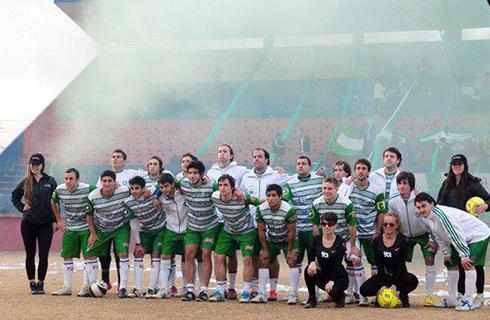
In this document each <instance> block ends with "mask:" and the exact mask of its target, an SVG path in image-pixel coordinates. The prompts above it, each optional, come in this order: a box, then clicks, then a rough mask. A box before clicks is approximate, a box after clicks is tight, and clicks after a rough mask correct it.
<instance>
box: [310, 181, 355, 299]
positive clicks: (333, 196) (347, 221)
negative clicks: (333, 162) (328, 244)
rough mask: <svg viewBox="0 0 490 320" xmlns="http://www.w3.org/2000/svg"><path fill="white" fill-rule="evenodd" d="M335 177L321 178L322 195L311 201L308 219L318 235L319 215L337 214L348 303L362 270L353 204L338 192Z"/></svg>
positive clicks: (337, 232) (337, 228) (315, 234)
mask: <svg viewBox="0 0 490 320" xmlns="http://www.w3.org/2000/svg"><path fill="white" fill-rule="evenodd" d="M337 183H338V182H337V179H336V178H335V177H328V178H326V179H325V180H323V184H322V193H323V194H322V196H320V197H318V198H317V199H315V201H313V205H312V206H311V216H310V221H311V223H312V224H313V235H314V236H317V235H320V228H319V225H320V222H321V221H320V217H322V216H323V215H326V214H327V213H329V212H333V213H335V215H336V216H337V227H336V229H335V234H337V235H338V236H339V237H340V239H342V241H343V242H344V243H345V245H346V250H347V251H346V257H345V258H346V259H345V260H346V263H347V268H346V270H347V275H348V278H349V286H348V287H347V298H348V301H347V302H348V303H353V302H355V298H354V292H353V291H354V286H355V284H356V282H357V288H360V287H361V284H362V281H363V279H362V278H361V274H360V272H361V271H362V270H363V267H362V263H361V259H360V256H361V255H360V252H359V248H358V245H357V241H356V240H357V231H356V216H355V212H354V206H353V205H352V203H351V201H350V200H349V198H347V197H345V196H343V195H341V194H338V193H337V189H338V184H337Z"/></svg>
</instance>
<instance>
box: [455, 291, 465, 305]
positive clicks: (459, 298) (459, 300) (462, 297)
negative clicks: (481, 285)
mask: <svg viewBox="0 0 490 320" xmlns="http://www.w3.org/2000/svg"><path fill="white" fill-rule="evenodd" d="M463 299H464V295H463V294H461V293H459V292H458V296H457V297H456V304H461V302H463Z"/></svg>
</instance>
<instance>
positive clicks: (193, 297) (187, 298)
mask: <svg viewBox="0 0 490 320" xmlns="http://www.w3.org/2000/svg"><path fill="white" fill-rule="evenodd" d="M194 300H196V295H195V294H194V292H192V291H187V292H186V293H185V294H184V296H183V297H182V301H194Z"/></svg>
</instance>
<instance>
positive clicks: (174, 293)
mask: <svg viewBox="0 0 490 320" xmlns="http://www.w3.org/2000/svg"><path fill="white" fill-rule="evenodd" d="M176 295H177V287H176V286H172V288H170V293H169V296H170V297H175V296H176Z"/></svg>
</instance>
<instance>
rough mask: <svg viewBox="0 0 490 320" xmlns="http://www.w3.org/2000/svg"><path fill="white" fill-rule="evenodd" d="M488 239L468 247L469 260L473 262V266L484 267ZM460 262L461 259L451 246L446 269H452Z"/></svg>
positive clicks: (489, 239)
mask: <svg viewBox="0 0 490 320" xmlns="http://www.w3.org/2000/svg"><path fill="white" fill-rule="evenodd" d="M489 241H490V237H488V238H486V239H485V240H482V241H478V242H473V243H471V244H469V245H468V248H469V249H470V258H471V260H473V263H472V264H473V266H481V267H484V266H485V260H486V258H487V248H488V242H489ZM460 262H461V257H460V256H459V253H458V251H457V250H456V249H455V248H454V247H453V246H452V245H451V263H450V264H446V267H449V268H450V267H454V266H456V265H458V264H459V263H460Z"/></svg>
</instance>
